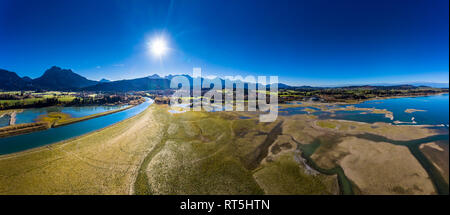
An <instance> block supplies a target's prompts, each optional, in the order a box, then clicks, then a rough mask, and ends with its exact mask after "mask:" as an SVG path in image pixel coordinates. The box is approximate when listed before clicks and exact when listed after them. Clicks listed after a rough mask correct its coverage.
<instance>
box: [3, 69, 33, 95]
mask: <svg viewBox="0 0 450 215" xmlns="http://www.w3.org/2000/svg"><path fill="white" fill-rule="evenodd" d="M27 88H28V85H27V82H26V81H24V80H23V79H22V78H20V77H19V76H18V75H17V74H16V73H15V72H10V71H7V70H4V69H0V89H2V90H20V89H27Z"/></svg>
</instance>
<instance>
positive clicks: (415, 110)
mask: <svg viewBox="0 0 450 215" xmlns="http://www.w3.org/2000/svg"><path fill="white" fill-rule="evenodd" d="M425 111H426V110H419V109H413V108H408V109H406V110H405V113H414V112H425Z"/></svg>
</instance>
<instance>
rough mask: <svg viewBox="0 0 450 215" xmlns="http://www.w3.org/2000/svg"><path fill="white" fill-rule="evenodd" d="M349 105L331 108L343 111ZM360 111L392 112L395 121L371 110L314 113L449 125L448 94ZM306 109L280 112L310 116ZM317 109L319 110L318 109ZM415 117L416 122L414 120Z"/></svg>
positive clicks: (367, 104)
mask: <svg viewBox="0 0 450 215" xmlns="http://www.w3.org/2000/svg"><path fill="white" fill-rule="evenodd" d="M345 106H348V105H335V106H329V108H330V109H333V108H341V107H345ZM354 106H355V107H358V108H376V109H386V110H388V111H391V112H392V113H393V115H394V119H393V120H391V119H389V118H386V117H385V115H384V114H372V113H370V112H368V111H335V112H334V113H330V112H326V111H317V112H314V113H313V114H314V115H316V116H318V117H319V118H320V119H342V120H351V121H359V122H367V123H374V122H386V123H394V122H395V121H399V122H401V123H399V124H402V125H412V124H416V125H439V126H442V125H444V126H445V127H448V124H449V94H440V95H431V96H421V97H404V98H389V99H380V100H369V101H364V102H362V103H359V104H355V105H354ZM305 108H312V109H314V108H313V107H288V108H284V109H280V111H286V112H281V113H280V115H288V116H289V115H293V114H307V112H306V111H305ZM406 109H418V110H423V111H418V112H413V113H406V112H405V110H406ZM315 110H318V109H317V108H315ZM413 117H414V122H415V123H413V121H412V118H413Z"/></svg>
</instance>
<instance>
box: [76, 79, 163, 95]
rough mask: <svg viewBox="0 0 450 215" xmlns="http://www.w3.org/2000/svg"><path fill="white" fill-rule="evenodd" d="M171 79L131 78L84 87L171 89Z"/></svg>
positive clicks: (87, 88)
mask: <svg viewBox="0 0 450 215" xmlns="http://www.w3.org/2000/svg"><path fill="white" fill-rule="evenodd" d="M169 87H170V80H168V79H152V78H148V77H147V78H137V79H131V80H121V81H112V82H108V83H99V84H96V85H94V86H89V87H84V88H82V89H81V90H84V91H104V92H127V91H145V90H165V89H169Z"/></svg>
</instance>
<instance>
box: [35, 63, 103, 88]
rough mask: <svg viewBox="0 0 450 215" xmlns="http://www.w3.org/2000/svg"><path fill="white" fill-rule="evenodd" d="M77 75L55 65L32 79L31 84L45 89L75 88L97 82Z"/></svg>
mask: <svg viewBox="0 0 450 215" xmlns="http://www.w3.org/2000/svg"><path fill="white" fill-rule="evenodd" d="M97 83H98V82H97V81H91V80H88V79H87V78H85V77H83V76H81V75H78V74H76V73H74V72H72V70H70V69H61V68H59V67H57V66H53V67H52V68H50V69H48V70H47V71H45V73H44V74H43V75H42V76H41V77H39V78H36V79H34V80H33V86H35V87H36V88H40V89H45V90H76V89H79V88H83V87H88V86H92V85H95V84H97Z"/></svg>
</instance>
